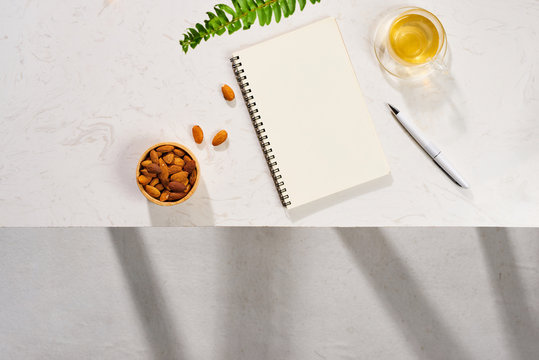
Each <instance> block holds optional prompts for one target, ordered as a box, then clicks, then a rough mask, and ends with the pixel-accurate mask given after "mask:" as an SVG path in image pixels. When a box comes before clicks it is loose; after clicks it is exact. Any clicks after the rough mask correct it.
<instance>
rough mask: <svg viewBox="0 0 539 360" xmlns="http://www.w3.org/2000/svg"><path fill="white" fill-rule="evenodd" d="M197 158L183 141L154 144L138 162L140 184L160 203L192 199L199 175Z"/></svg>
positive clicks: (155, 201) (144, 193)
mask: <svg viewBox="0 0 539 360" xmlns="http://www.w3.org/2000/svg"><path fill="white" fill-rule="evenodd" d="M199 169H200V166H199V163H198V160H197V159H196V157H195V156H194V155H193V153H192V152H191V150H189V149H188V148H187V147H185V146H184V145H181V144H178V143H175V142H164V143H159V144H155V145H153V146H151V147H150V148H149V149H147V150H146V151H145V152H144V153H143V154H142V157H141V158H140V160H139V162H138V164H137V185H138V188H139V189H140V192H141V193H142V195H144V196H145V197H146V198H147V199H148V200H150V201H151V202H153V203H154V204H157V205H162V206H172V205H177V204H181V203H182V202H184V201H186V200H187V199H189V198H190V197H191V196H192V195H193V193H194V192H195V191H196V189H197V186H198V181H199V179H200V170H199Z"/></svg>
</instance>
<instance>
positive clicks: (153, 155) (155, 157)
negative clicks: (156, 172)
mask: <svg viewBox="0 0 539 360" xmlns="http://www.w3.org/2000/svg"><path fill="white" fill-rule="evenodd" d="M150 159H151V160H152V162H153V163H154V164H157V160H158V159H159V155H157V152H156V151H155V150H152V151H150Z"/></svg>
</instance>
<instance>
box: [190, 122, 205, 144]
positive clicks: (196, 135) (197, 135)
mask: <svg viewBox="0 0 539 360" xmlns="http://www.w3.org/2000/svg"><path fill="white" fill-rule="evenodd" d="M192 131H193V139H195V142H196V143H197V144H200V143H202V140H204V133H203V132H202V129H201V128H200V126H198V125H195V126H193V130H192Z"/></svg>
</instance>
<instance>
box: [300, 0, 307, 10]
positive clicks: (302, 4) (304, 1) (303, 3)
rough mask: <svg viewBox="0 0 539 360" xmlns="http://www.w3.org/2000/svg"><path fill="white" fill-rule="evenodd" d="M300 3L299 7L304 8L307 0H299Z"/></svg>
mask: <svg viewBox="0 0 539 360" xmlns="http://www.w3.org/2000/svg"><path fill="white" fill-rule="evenodd" d="M298 3H299V9H300V10H303V8H304V7H305V4H307V0H298Z"/></svg>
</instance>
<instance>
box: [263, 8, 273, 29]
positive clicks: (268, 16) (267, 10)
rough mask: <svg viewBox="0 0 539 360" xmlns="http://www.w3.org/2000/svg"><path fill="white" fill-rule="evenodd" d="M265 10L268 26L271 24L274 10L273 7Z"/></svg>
mask: <svg viewBox="0 0 539 360" xmlns="http://www.w3.org/2000/svg"><path fill="white" fill-rule="evenodd" d="M263 10H264V12H265V13H266V24H267V25H269V24H270V23H271V16H272V14H273V10H271V6H266V7H265V8H264V9H263Z"/></svg>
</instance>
